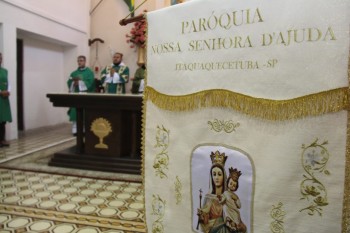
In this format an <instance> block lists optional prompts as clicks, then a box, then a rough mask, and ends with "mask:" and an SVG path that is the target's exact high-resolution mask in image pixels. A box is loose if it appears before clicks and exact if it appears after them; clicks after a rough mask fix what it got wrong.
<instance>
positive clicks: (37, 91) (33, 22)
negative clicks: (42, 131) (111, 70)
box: [0, 0, 90, 140]
mask: <svg viewBox="0 0 350 233" xmlns="http://www.w3.org/2000/svg"><path fill="white" fill-rule="evenodd" d="M67 6H69V7H67ZM89 10H90V1H86V0H74V1H71V0H60V1H47V0H0V51H1V52H2V53H3V57H4V60H3V66H4V67H5V68H6V69H8V72H9V82H10V84H11V96H10V102H11V110H12V117H13V122H12V123H11V124H7V125H6V127H7V130H6V138H7V139H9V140H10V139H15V138H17V137H18V132H17V97H16V96H17V89H16V81H17V80H16V77H17V71H16V67H17V65H16V63H17V55H16V39H17V38H20V39H22V40H23V44H24V48H23V49H24V72H23V79H24V80H25V81H24V91H23V95H24V104H25V105H24V111H25V112H24V117H25V122H24V125H25V129H26V130H27V129H32V128H38V127H42V126H48V125H53V124H58V123H63V122H67V121H68V118H67V115H66V111H67V109H64V108H54V107H53V106H52V104H51V103H50V102H49V100H48V98H47V97H46V93H50V92H67V88H66V86H65V83H66V80H67V78H68V76H69V73H70V72H71V71H72V70H73V69H75V68H76V66H77V65H76V56H77V55H78V54H86V55H89V52H90V49H89V47H88V43H87V42H88V39H89V37H90V16H89Z"/></svg>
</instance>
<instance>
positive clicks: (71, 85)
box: [67, 56, 95, 135]
mask: <svg viewBox="0 0 350 233" xmlns="http://www.w3.org/2000/svg"><path fill="white" fill-rule="evenodd" d="M85 64H86V57H85V56H79V57H78V69H77V70H75V71H73V72H72V73H71V74H70V78H69V79H68V81H67V85H68V89H69V92H70V93H80V92H95V77H94V73H93V72H92V70H91V69H90V68H88V67H86V66H85ZM68 115H69V120H70V121H72V122H73V126H72V133H73V134H74V135H75V134H76V133H77V124H76V120H77V112H76V109H75V108H70V109H69V110H68Z"/></svg>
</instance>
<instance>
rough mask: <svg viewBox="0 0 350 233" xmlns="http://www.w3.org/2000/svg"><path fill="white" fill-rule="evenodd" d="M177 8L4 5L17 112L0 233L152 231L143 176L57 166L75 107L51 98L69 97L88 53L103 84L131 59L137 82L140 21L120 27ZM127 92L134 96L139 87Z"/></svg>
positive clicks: (0, 10) (79, 2)
mask: <svg viewBox="0 0 350 233" xmlns="http://www.w3.org/2000/svg"><path fill="white" fill-rule="evenodd" d="M177 3H178V2H177V1H170V0H169V1H163V0H162V1H153V0H152V1H144V0H142V1H141V0H135V1H130V0H129V1H128V0H125V1H123V0H91V1H90V0H89V1H86V0H75V1H69V0H63V1H41V0H30V1H27V0H26V1H24V0H15V1H13V0H1V1H0V38H1V39H0V52H1V53H2V55H3V61H2V64H1V67H4V68H6V69H7V70H8V74H9V75H8V79H9V83H10V84H11V96H10V103H11V111H12V122H11V123H8V124H6V139H7V141H8V142H9V144H10V146H9V147H1V148H0V232H4V233H5V232H56V233H66V232H67V233H68V232H79V233H84V232H85V233H90V232H101V233H102V232H106V233H107V232H109V233H112V232H119V233H122V232H123V233H127V232H146V226H145V219H144V198H143V187H142V176H141V171H140V168H139V170H137V172H134V174H132V173H130V172H129V173H123V172H122V171H121V172H115V171H114V172H113V171H98V170H100V169H97V170H96V169H89V168H82V169H80V168H72V167H69V166H68V165H67V166H66V167H64V166H63V167H62V166H53V165H49V163H50V160H51V159H52V157H53V154H55V153H56V152H57V151H62V150H65V149H66V148H70V147H72V146H74V145H75V144H76V142H77V139H76V136H73V135H72V132H71V123H70V122H69V121H68V116H67V110H68V108H65V107H54V106H53V105H52V103H50V101H49V99H48V98H47V96H46V95H47V94H48V93H68V88H67V85H66V82H67V79H68V77H69V74H70V73H71V72H72V70H74V69H76V67H77V62H76V59H77V57H78V56H79V55H83V56H85V57H86V66H88V67H90V68H91V70H93V72H94V75H95V77H96V76H99V75H100V72H101V70H102V69H103V67H105V66H106V65H108V64H110V63H111V62H112V57H113V54H114V53H116V52H119V53H122V54H123V62H124V63H125V64H127V66H128V67H129V72H130V77H133V76H134V73H135V72H136V69H137V67H138V65H137V63H138V62H139V59H140V57H139V56H140V55H139V54H138V51H137V48H136V47H134V46H132V43H130V41H127V40H128V39H130V38H128V36H127V34H130V31H131V30H132V28H133V23H129V24H127V25H123V26H122V25H120V23H119V22H120V21H121V20H122V19H125V18H131V17H134V16H138V15H142V14H143V12H145V11H154V10H157V9H161V8H164V7H172V5H175V4H177ZM131 13H132V15H131ZM142 56H143V55H142ZM141 59H143V57H141ZM142 62H144V61H142ZM126 86H127V87H126V94H127V95H131V86H132V81H130V82H128V83H127V84H126ZM138 156H139V155H138ZM137 159H139V160H140V158H137ZM78 163H79V162H78Z"/></svg>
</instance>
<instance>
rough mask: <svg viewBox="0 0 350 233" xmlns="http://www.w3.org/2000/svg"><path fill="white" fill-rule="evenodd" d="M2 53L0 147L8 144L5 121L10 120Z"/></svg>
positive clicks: (7, 84)
mask: <svg viewBox="0 0 350 233" xmlns="http://www.w3.org/2000/svg"><path fill="white" fill-rule="evenodd" d="M1 64H2V54H1V53H0V147H3V146H9V145H10V144H9V143H8V142H6V141H5V125H6V122H12V115H11V107H10V100H9V96H10V86H9V82H8V79H7V70H6V69H4V68H2V67H1Z"/></svg>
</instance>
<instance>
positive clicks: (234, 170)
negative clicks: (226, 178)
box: [228, 167, 242, 182]
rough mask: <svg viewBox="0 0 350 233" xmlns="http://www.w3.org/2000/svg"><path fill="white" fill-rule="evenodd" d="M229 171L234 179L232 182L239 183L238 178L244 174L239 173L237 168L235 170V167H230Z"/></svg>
mask: <svg viewBox="0 0 350 233" xmlns="http://www.w3.org/2000/svg"><path fill="white" fill-rule="evenodd" d="M228 171H229V173H230V177H231V178H232V180H234V181H236V182H237V181H238V178H239V177H240V176H241V175H242V172H241V171H238V170H237V168H235V169H233V167H230V168H229V169H228Z"/></svg>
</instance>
